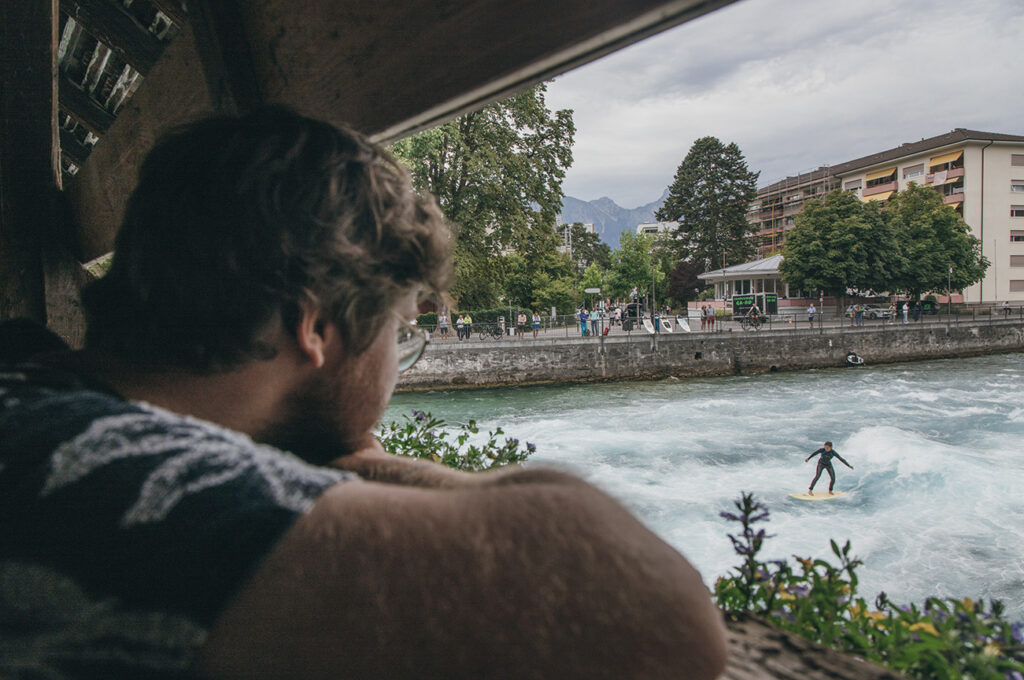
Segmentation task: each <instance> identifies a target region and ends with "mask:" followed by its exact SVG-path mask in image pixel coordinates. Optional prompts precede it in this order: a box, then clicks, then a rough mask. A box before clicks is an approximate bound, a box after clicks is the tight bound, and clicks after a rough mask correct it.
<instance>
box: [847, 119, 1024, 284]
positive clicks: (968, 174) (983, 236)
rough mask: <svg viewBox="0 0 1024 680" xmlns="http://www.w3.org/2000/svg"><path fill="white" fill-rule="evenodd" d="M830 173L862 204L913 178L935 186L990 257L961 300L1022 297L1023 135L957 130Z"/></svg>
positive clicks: (884, 197)
mask: <svg viewBox="0 0 1024 680" xmlns="http://www.w3.org/2000/svg"><path fill="white" fill-rule="evenodd" d="M833 175H834V176H835V177H836V179H837V180H838V181H839V183H840V184H841V186H842V187H843V189H845V190H847V191H853V192H856V194H857V195H858V196H859V197H860V199H861V200H863V201H885V200H887V199H888V198H889V197H891V196H892V195H893V194H894V193H895V192H897V191H902V190H904V189H906V188H907V186H909V184H910V183H911V182H916V183H918V184H920V185H923V186H927V187H931V188H932V189H934V190H935V191H937V192H938V193H939V194H941V195H942V200H943V202H944V203H945V204H946V205H948V206H950V207H952V208H953V209H955V210H956V211H957V212H958V213H959V214H960V215H961V216H962V217H963V219H964V221H965V222H966V223H967V225H968V226H969V227H970V228H971V233H972V234H974V236H976V237H978V239H979V240H980V241H981V249H982V254H983V255H984V256H985V257H987V258H988V259H989V262H991V265H990V266H989V269H988V271H987V272H986V274H985V278H984V279H982V280H981V281H980V282H979V283H977V284H975V285H973V286H971V287H969V288H968V289H967V290H965V291H964V299H965V300H966V301H967V302H968V303H993V302H1000V301H1003V300H1007V301H1009V302H1011V303H1020V302H1024V136H1018V135H1004V134H998V133H991V132H979V131H976V130H965V129H963V128H957V129H956V130H953V131H952V132H949V133H946V134H944V135H939V136H938V137H931V138H929V139H923V140H921V141H920V142H912V143H909V144H903V145H901V146H899V147H897V148H895V149H890V150H888V151H883V152H881V153H877V154H874V155H872V156H865V157H864V158H859V159H857V160H854V161H849V162H847V163H843V164H842V165H841V166H836V167H835V168H833Z"/></svg>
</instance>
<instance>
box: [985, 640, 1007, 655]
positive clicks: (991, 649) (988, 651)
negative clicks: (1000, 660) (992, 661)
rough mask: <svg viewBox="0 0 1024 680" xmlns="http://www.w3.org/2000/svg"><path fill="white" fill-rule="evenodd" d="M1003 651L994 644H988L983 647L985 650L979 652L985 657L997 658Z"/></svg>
mask: <svg viewBox="0 0 1024 680" xmlns="http://www.w3.org/2000/svg"><path fill="white" fill-rule="evenodd" d="M1002 651H1003V650H1002V649H1001V648H1000V647H999V645H998V644H996V643H995V642H990V643H988V644H987V645H985V648H984V649H982V650H981V653H982V654H984V655H985V656H999V654H1000V653H1001V652H1002Z"/></svg>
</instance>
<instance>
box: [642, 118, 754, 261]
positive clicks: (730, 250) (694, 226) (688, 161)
mask: <svg viewBox="0 0 1024 680" xmlns="http://www.w3.org/2000/svg"><path fill="white" fill-rule="evenodd" d="M758 174H759V173H756V172H751V171H750V170H749V169H748V168H747V162H746V160H745V159H744V158H743V152H741V151H740V148H739V147H738V146H736V144H735V143H730V144H723V143H722V142H721V141H720V140H719V139H718V138H717V137H701V138H700V139H698V140H697V141H695V142H694V143H693V146H691V147H690V151H689V153H687V154H686V158H684V159H683V162H682V163H680V164H679V169H677V170H676V174H675V178H674V179H673V181H672V184H671V185H670V186H669V188H668V190H669V195H668V198H667V199H666V200H665V205H664V206H662V207H661V209H659V210H658V211H657V213H655V214H656V216H657V218H658V219H659V220H675V221H678V222H679V223H680V224H679V229H678V231H677V232H676V234H677V237H678V238H679V242H680V245H681V251H680V255H681V257H682V258H683V259H689V260H694V261H697V262H703V263H704V264H705V266H706V267H707V268H708V269H715V268H717V267H724V266H728V265H731V264H738V263H740V262H745V261H747V260H749V259H750V258H751V257H753V255H754V252H755V244H754V241H753V238H752V227H751V225H750V223H748V222H747V210H748V209H749V208H750V204H751V203H752V202H753V200H754V198H755V197H756V196H757V177H758Z"/></svg>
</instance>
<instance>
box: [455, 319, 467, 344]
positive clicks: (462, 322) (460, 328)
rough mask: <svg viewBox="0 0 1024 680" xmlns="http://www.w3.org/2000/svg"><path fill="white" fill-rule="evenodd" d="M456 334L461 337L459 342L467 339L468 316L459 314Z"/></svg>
mask: <svg viewBox="0 0 1024 680" xmlns="http://www.w3.org/2000/svg"><path fill="white" fill-rule="evenodd" d="M455 333H456V334H457V335H458V336H459V341H460V342H461V341H462V340H464V339H465V337H466V315H465V314H459V318H458V319H456V320H455Z"/></svg>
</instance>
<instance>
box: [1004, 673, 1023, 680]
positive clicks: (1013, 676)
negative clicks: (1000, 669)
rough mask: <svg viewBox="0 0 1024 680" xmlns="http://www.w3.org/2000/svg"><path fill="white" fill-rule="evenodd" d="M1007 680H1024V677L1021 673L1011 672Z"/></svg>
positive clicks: (1007, 675)
mask: <svg viewBox="0 0 1024 680" xmlns="http://www.w3.org/2000/svg"><path fill="white" fill-rule="evenodd" d="M1006 680H1024V675H1022V674H1021V672H1020V671H1010V672H1009V673H1007V674H1006Z"/></svg>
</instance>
